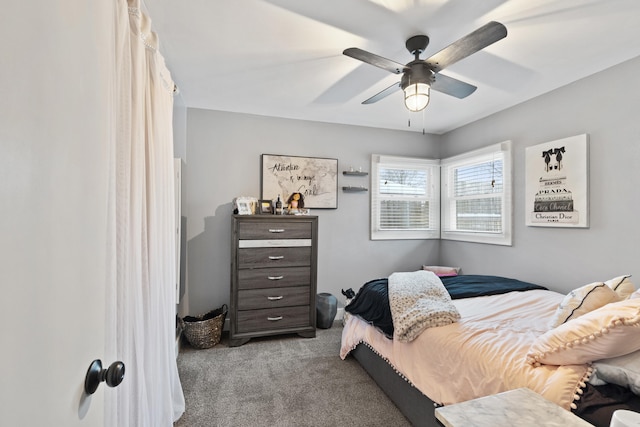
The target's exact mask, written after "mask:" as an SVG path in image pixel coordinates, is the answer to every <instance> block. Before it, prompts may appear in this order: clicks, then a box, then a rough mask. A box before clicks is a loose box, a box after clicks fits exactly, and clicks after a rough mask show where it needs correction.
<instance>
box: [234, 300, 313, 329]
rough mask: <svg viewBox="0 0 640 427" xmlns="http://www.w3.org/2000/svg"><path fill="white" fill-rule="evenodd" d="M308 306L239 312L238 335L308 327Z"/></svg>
mask: <svg viewBox="0 0 640 427" xmlns="http://www.w3.org/2000/svg"><path fill="white" fill-rule="evenodd" d="M309 310H310V308H309V306H308V305H307V306H298V307H283V308H267V309H263V310H239V311H238V326H237V330H238V333H245V332H254V331H266V330H272V329H285V328H294V327H302V326H309V325H310V322H309V314H310V312H309Z"/></svg>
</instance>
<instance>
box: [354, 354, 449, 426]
mask: <svg viewBox="0 0 640 427" xmlns="http://www.w3.org/2000/svg"><path fill="white" fill-rule="evenodd" d="M350 354H351V355H353V357H354V358H355V359H356V360H357V361H358V362H359V363H360V365H361V366H362V367H363V368H364V370H365V371H367V373H368V374H369V376H370V377H371V378H373V380H374V381H375V382H376V384H378V386H379V387H380V388H381V389H382V391H384V393H385V394H386V395H387V397H389V399H391V401H392V402H393V403H394V404H395V405H396V406H397V407H398V409H399V410H400V412H402V414H403V415H404V416H405V417H407V419H408V420H409V422H411V424H412V425H414V426H416V427H443V424H442V423H440V421H438V420H437V419H436V415H435V408H436V407H437V406H438V405H436V404H435V403H434V402H433V401H432V400H431V399H429V398H428V397H427V396H425V395H424V394H422V392H421V391H420V390H418V389H417V388H416V387H414V386H413V384H411V383H410V382H409V380H407V379H406V378H404V377H403V376H401V375H400V374H399V373H398V372H396V371H395V370H394V369H393V367H392V366H391V365H390V364H389V363H387V361H385V360H384V359H383V358H382V357H380V356H379V355H378V354H377V353H375V352H374V351H373V350H372V349H371V347H369V346H368V345H366V344H363V343H361V344H358V345H357V346H356V348H355V349H353V350H352V351H351V353H350Z"/></svg>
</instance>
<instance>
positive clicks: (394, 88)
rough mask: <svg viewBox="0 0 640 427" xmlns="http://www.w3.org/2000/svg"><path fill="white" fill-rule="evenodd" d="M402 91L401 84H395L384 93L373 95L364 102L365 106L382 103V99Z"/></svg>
mask: <svg viewBox="0 0 640 427" xmlns="http://www.w3.org/2000/svg"><path fill="white" fill-rule="evenodd" d="M399 89H400V82H397V83H394V84H392V85H391V86H389V87H388V88H386V89H385V90H383V91H382V92H378V93H376V94H375V95H373V96H372V97H371V98H369V99H366V100H364V101H362V103H363V104H373V103H374V102H378V101H380V100H381V99H382V98H386V97H387V96H389V95H391V94H392V93H393V92H395V91H397V90H399Z"/></svg>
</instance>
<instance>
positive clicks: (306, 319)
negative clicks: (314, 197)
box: [229, 215, 318, 347]
mask: <svg viewBox="0 0 640 427" xmlns="http://www.w3.org/2000/svg"><path fill="white" fill-rule="evenodd" d="M232 222H233V226H232V230H231V303H230V311H229V319H230V327H229V345H230V346H231V347H235V346H239V345H242V344H244V343H246V342H247V341H249V340H250V339H251V338H253V337H258V336H265V335H276V334H285V333H297V334H299V335H300V336H303V337H307V338H312V337H315V336H316V287H317V285H316V277H317V258H318V255H317V254H318V217H317V216H307V215H300V216H294V215H234V216H233V220H232Z"/></svg>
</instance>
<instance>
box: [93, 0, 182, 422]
mask: <svg viewBox="0 0 640 427" xmlns="http://www.w3.org/2000/svg"><path fill="white" fill-rule="evenodd" d="M115 8H116V10H115V18H116V19H115V34H116V37H115V64H116V72H115V80H114V82H113V105H114V108H113V116H112V117H111V118H109V119H110V120H111V122H112V124H113V126H111V128H112V129H114V134H113V135H112V141H113V150H112V152H111V164H112V167H111V173H112V176H111V190H110V204H109V209H110V210H109V214H110V219H111V221H110V224H111V228H112V229H111V230H110V239H111V241H110V248H109V254H110V255H109V256H110V259H109V260H108V261H109V265H110V266H111V267H110V273H111V277H109V283H110V286H108V290H107V319H106V320H107V345H106V354H107V357H108V359H107V360H121V361H123V362H124V363H125V367H126V372H125V378H124V381H123V382H122V384H121V385H120V386H118V387H117V388H115V389H113V390H110V392H109V393H105V396H106V401H105V425H107V426H118V427H128V426H136V427H143V426H150V427H156V426H170V425H172V424H173V421H175V420H177V419H178V418H179V417H180V416H181V415H182V413H183V412H184V407H185V402H184V395H183V393H182V387H181V384H180V379H179V377H178V370H177V365H176V358H175V308H176V307H175V303H176V302H175V238H176V236H175V221H174V219H175V218H174V216H175V209H174V205H175V200H174V184H173V176H174V175H173V130H172V114H173V88H174V84H173V81H172V80H171V75H170V73H169V72H168V70H167V68H166V67H165V64H164V59H163V58H162V56H161V55H160V53H159V52H158V39H157V36H156V34H155V33H153V32H152V31H151V22H150V19H149V18H148V17H147V16H146V15H145V14H144V13H143V12H142V11H141V9H140V1H139V0H129V1H127V0H116V1H115Z"/></svg>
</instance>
